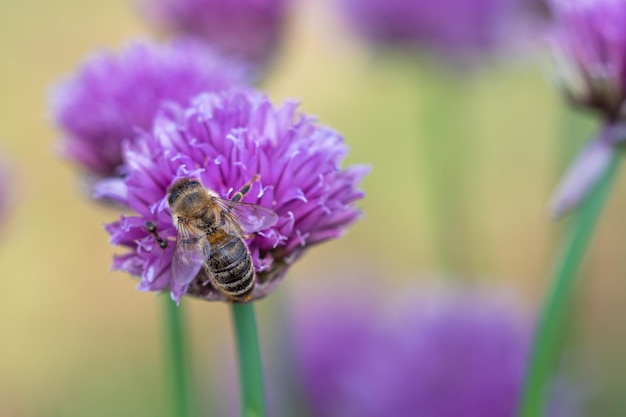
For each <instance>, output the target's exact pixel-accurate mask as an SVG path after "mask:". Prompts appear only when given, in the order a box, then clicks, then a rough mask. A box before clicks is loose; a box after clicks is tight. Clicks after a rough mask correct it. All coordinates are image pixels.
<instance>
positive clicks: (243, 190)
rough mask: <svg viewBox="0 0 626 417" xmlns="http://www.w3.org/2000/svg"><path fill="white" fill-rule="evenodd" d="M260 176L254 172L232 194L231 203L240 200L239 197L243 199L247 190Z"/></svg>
mask: <svg viewBox="0 0 626 417" xmlns="http://www.w3.org/2000/svg"><path fill="white" fill-rule="evenodd" d="M260 178H261V176H260V175H259V174H255V175H254V177H253V178H252V179H251V180H250V181H249V182H248V183H246V184H245V185H244V186H243V187H241V189H240V190H239V191H237V192H236V193H235V194H233V198H231V199H230V201H232V202H233V203H237V202H239V201H241V199H243V198H244V196H245V195H246V194H248V192H249V191H250V189H251V188H252V184H254V183H255V182H257V181H258V180H259V179H260Z"/></svg>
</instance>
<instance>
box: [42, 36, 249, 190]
mask: <svg viewBox="0 0 626 417" xmlns="http://www.w3.org/2000/svg"><path fill="white" fill-rule="evenodd" d="M244 80H245V69H244V68H243V67H241V66H240V65H238V64H236V63H233V62H230V61H226V60H225V59H223V58H220V57H219V56H218V55H216V54H215V53H214V52H213V51H212V50H211V49H209V48H207V47H206V46H205V45H203V44H201V43H199V42H195V41H190V40H178V41H174V42H172V43H170V44H166V45H157V44H152V43H148V42H135V43H132V44H130V45H128V46H127V47H126V48H124V49H123V50H122V51H121V52H120V53H113V52H109V51H105V52H100V53H97V54H94V55H92V56H91V57H90V58H89V59H88V60H86V61H85V62H84V64H83V65H82V66H81V67H80V68H79V69H78V71H77V72H76V73H75V74H73V75H72V76H71V77H69V78H68V79H67V80H65V81H63V82H61V83H60V84H59V85H57V86H56V88H55V90H54V94H53V97H52V105H53V106H52V111H53V116H54V119H55V121H56V123H57V124H58V125H59V127H60V128H61V129H62V130H63V132H64V138H63V142H62V151H63V153H64V154H65V156H66V157H68V158H69V159H70V160H72V161H73V162H75V163H77V164H78V165H79V166H80V167H81V168H82V169H83V170H84V171H86V172H87V173H89V174H90V175H91V176H94V177H96V178H102V177H115V176H119V175H120V174H122V173H123V172H122V171H123V167H122V166H121V165H122V144H123V142H124V141H126V140H133V138H134V136H135V135H136V133H137V131H138V130H146V129H149V128H150V126H151V125H152V119H153V118H154V115H155V113H156V112H157V109H159V107H160V106H161V105H162V103H163V102H164V101H169V102H175V103H180V104H186V103H188V102H189V100H190V98H191V97H193V96H195V95H197V94H199V93H201V92H205V91H207V92H211V91H221V90H224V89H227V88H231V87H233V86H237V85H240V84H242V83H243V82H244Z"/></svg>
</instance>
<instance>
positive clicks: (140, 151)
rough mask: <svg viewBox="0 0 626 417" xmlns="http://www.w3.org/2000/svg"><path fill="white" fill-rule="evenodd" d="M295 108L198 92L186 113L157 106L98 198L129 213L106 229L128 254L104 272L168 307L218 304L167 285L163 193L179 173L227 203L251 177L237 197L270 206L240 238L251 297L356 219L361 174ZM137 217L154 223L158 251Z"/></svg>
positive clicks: (195, 286) (254, 97)
mask: <svg viewBox="0 0 626 417" xmlns="http://www.w3.org/2000/svg"><path fill="white" fill-rule="evenodd" d="M296 108H297V104H296V103H293V102H287V103H284V104H282V105H280V106H274V105H272V103H271V102H270V101H269V100H268V99H267V97H266V96H264V95H262V94H260V93H257V92H253V91H244V90H239V91H231V92H228V93H223V94H205V95H201V96H199V97H198V98H196V99H195V100H194V103H193V105H192V106H191V107H188V108H186V107H182V106H176V105H170V106H168V107H166V108H164V110H163V112H162V113H161V114H160V115H159V116H157V118H156V119H155V123H154V128H153V130H152V132H151V133H146V134H144V135H143V136H141V137H139V138H137V140H136V141H135V142H134V143H129V144H128V145H127V146H126V149H125V152H124V162H125V166H126V169H127V176H126V177H125V178H124V179H119V180H118V184H117V186H116V187H113V188H114V189H115V191H114V192H112V193H111V195H106V192H103V193H104V194H105V195H106V196H107V197H109V198H113V199H118V201H119V202H121V203H122V204H124V205H126V206H128V207H129V208H130V209H132V210H134V211H135V212H136V214H135V215H131V216H122V218H121V219H120V220H119V221H117V222H114V223H111V224H109V225H108V226H107V231H108V232H109V234H110V235H111V242H112V243H113V244H115V245H119V246H123V247H126V248H128V250H129V251H128V253H126V254H124V255H120V256H116V257H115V260H114V263H113V267H114V268H115V269H118V270H122V271H127V272H129V273H130V274H132V275H135V276H137V277H140V280H141V281H140V283H139V287H138V289H140V290H143V291H161V290H165V289H168V288H169V289H170V291H171V295H172V297H173V298H174V300H176V301H178V300H179V299H180V298H181V297H182V296H183V295H184V294H185V293H187V294H190V295H193V296H196V297H200V298H204V299H207V300H225V299H226V298H225V297H224V296H223V295H222V294H221V293H219V292H218V291H216V290H215V289H214V288H212V287H211V286H210V285H208V286H202V285H200V284H199V280H198V279H196V280H194V281H193V282H191V284H189V285H188V286H184V287H183V288H180V287H179V286H177V285H175V286H172V285H171V284H172V271H171V261H172V254H173V251H174V240H175V236H176V230H175V227H174V225H173V224H172V219H171V217H170V216H171V214H170V209H169V207H168V204H167V198H166V197H167V196H166V193H167V189H168V187H169V186H170V185H172V184H173V183H174V182H175V181H176V180H178V179H180V178H184V177H193V178H196V179H197V180H199V181H200V182H201V184H203V185H204V186H205V187H208V188H210V189H212V190H214V191H215V192H216V193H217V194H218V195H220V196H221V197H222V198H231V197H232V195H233V193H234V192H236V191H237V190H239V189H240V188H241V187H242V186H243V185H244V184H246V183H247V182H249V181H250V180H251V179H253V178H254V177H255V175H259V176H260V180H259V181H257V182H254V183H253V185H252V189H251V190H250V192H249V193H248V194H247V195H246V196H245V198H244V200H243V201H245V202H248V203H254V204H259V205H262V206H265V207H268V208H270V209H272V210H274V211H275V212H276V213H277V214H278V217H279V220H278V223H277V224H276V225H275V226H273V227H270V228H269V229H267V230H263V231H261V232H260V233H258V234H256V235H255V236H253V237H252V238H251V239H250V240H249V241H248V246H249V249H250V252H251V255H252V259H253V263H254V266H255V269H256V271H257V277H256V286H255V289H254V291H253V293H252V299H257V298H260V297H263V296H265V295H267V294H268V293H269V292H271V291H272V289H273V288H274V287H275V286H276V285H277V284H278V283H279V282H280V280H281V279H282V277H283V276H284V274H285V272H286V270H287V268H288V267H289V265H291V264H292V263H293V262H294V261H295V260H296V259H297V258H298V257H299V256H300V255H301V254H302V253H303V252H304V251H305V250H306V248H308V247H309V246H311V245H314V244H317V243H321V242H324V241H326V240H328V239H333V238H337V237H339V236H341V235H342V234H343V233H344V232H345V230H346V227H347V226H348V225H349V224H350V223H352V222H353V221H355V220H356V219H357V218H358V217H359V214H360V212H359V211H358V210H357V209H356V208H355V207H354V205H353V203H354V201H355V200H357V199H359V198H361V197H362V196H363V193H362V192H361V191H360V190H359V189H358V188H357V187H358V185H359V183H360V181H361V179H362V178H363V176H364V175H365V174H366V173H367V172H368V168H367V167H364V166H351V167H348V168H346V169H341V168H340V164H341V161H342V160H343V158H344V157H345V156H346V154H347V151H348V149H347V147H346V145H345V144H344V142H343V139H342V137H341V136H340V135H339V134H338V133H337V132H335V131H333V130H331V129H329V128H327V127H324V126H320V125H318V124H316V122H315V119H313V118H311V117H309V116H306V115H303V114H300V113H297V111H296ZM119 189H122V190H123V192H122V193H119V192H117V190H119ZM146 221H150V222H152V223H154V225H156V233H157V234H158V236H159V238H160V239H162V240H163V241H165V242H167V243H168V246H167V247H166V248H165V249H162V248H161V247H160V246H159V241H158V240H159V239H157V238H156V237H155V236H154V235H153V234H151V233H149V232H148V231H147V230H146V227H145V224H146ZM201 273H202V272H201Z"/></svg>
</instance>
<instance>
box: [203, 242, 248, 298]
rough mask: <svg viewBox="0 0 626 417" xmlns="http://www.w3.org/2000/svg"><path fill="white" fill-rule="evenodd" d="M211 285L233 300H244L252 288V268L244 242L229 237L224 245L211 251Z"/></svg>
mask: <svg viewBox="0 0 626 417" xmlns="http://www.w3.org/2000/svg"><path fill="white" fill-rule="evenodd" d="M208 269H209V271H210V272H211V275H212V281H213V284H214V285H215V286H216V287H218V289H219V290H221V291H222V292H223V293H224V294H226V295H228V296H229V297H232V298H234V299H241V298H245V297H246V296H247V295H248V294H250V292H252V288H253V287H254V266H253V265H252V259H251V258H250V252H248V248H247V247H246V244H245V242H244V241H243V240H242V239H240V238H237V237H231V239H230V241H228V242H227V243H226V244H225V245H222V246H220V247H218V248H215V249H213V252H212V253H211V257H210V258H209V260H208Z"/></svg>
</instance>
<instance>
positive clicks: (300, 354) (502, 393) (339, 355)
mask: <svg viewBox="0 0 626 417" xmlns="http://www.w3.org/2000/svg"><path fill="white" fill-rule="evenodd" d="M355 299H356V300H359V297H358V296H355V294H352V295H351V297H349V298H345V297H344V298H338V297H336V298H334V299H333V298H332V297H328V296H327V295H325V296H324V297H321V298H315V297H313V298H311V297H309V298H308V299H307V300H306V301H307V302H304V301H302V302H300V303H299V304H298V305H299V309H298V310H297V314H295V318H294V319H293V320H294V323H293V324H294V326H293V329H294V332H293V333H294V337H295V339H294V340H295V352H296V357H297V363H298V370H299V372H300V374H301V383H302V390H303V392H304V397H305V399H306V406H307V408H308V409H309V411H310V412H309V414H307V415H310V416H311V417H339V416H341V417H357V416H358V417H388V416H398V417H426V416H428V417H459V416H480V417H514V416H515V409H516V401H517V398H518V396H519V393H520V390H521V387H522V383H523V374H524V368H525V361H526V356H527V353H528V350H529V346H530V340H531V336H532V332H531V327H530V323H529V321H527V320H526V318H525V317H523V316H522V315H521V314H520V312H519V311H517V310H515V309H514V308H512V307H511V305H510V304H508V303H507V301H510V300H509V299H507V300H503V299H496V298H492V297H491V298H490V297H487V296H485V295H484V294H482V295H481V294H478V293H472V292H469V293H467V292H461V291H459V292H457V293H448V294H439V295H438V296H435V297H432V296H431V297H425V296H421V297H413V298H412V299H411V300H408V301H410V303H403V302H400V303H398V302H396V303H394V304H393V309H383V308H381V307H380V304H377V303H372V302H365V301H363V300H362V301H359V302H356V303H355V302H354V301H353V300H355ZM350 301H352V303H350ZM560 382H561V384H557V385H558V386H557V389H555V392H554V395H553V401H552V402H551V404H550V406H549V407H548V410H547V413H546V416H549V417H557V416H559V417H561V416H562V417H566V416H567V417H572V416H575V415H577V413H576V407H577V406H576V405H575V404H574V402H573V401H572V398H571V391H572V390H571V386H568V387H567V388H569V389H566V387H565V385H564V384H563V383H562V382H563V381H560Z"/></svg>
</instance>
